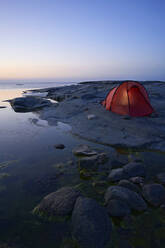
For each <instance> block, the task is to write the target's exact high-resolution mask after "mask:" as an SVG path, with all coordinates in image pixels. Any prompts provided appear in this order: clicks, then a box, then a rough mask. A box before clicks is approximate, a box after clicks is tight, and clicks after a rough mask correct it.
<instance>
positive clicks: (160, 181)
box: [156, 172, 165, 184]
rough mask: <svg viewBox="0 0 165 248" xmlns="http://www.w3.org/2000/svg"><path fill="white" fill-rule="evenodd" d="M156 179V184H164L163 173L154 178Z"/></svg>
mask: <svg viewBox="0 0 165 248" xmlns="http://www.w3.org/2000/svg"><path fill="white" fill-rule="evenodd" d="M156 179H157V181H158V183H160V184H165V172H164V173H159V174H158V175H157V176H156Z"/></svg>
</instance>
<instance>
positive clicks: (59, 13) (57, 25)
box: [0, 0, 165, 82]
mask: <svg viewBox="0 0 165 248" xmlns="http://www.w3.org/2000/svg"><path fill="white" fill-rule="evenodd" d="M164 13H165V1H164V0H28V1H23V0H0V80H1V81H3V80H16V79H20V80H30V81H57V82H63V81H83V80H106V79H107V80H108V79H134V80H165V31H164V29H165V14H164Z"/></svg>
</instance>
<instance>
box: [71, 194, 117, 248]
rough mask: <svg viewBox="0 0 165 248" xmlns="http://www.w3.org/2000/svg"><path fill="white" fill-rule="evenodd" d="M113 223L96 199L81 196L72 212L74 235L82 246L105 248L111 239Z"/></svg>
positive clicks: (83, 247) (81, 247)
mask: <svg viewBox="0 0 165 248" xmlns="http://www.w3.org/2000/svg"><path fill="white" fill-rule="evenodd" d="M111 232H112V224H111V220H110V219H109V217H108V214H107V212H106V209H105V208H104V207H102V206H100V205H99V204H98V203H97V202H96V201H95V200H93V199H90V198H85V197H79V198H78V199H77V201H76V203H75V206H74V210H73V213H72V236H73V238H74V239H75V240H76V241H77V243H78V246H79V247H80V248H89V247H90V248H104V247H106V246H107V244H108V243H109V242H110V241H111Z"/></svg>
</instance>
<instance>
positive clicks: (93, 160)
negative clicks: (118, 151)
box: [78, 153, 108, 170]
mask: <svg viewBox="0 0 165 248" xmlns="http://www.w3.org/2000/svg"><path fill="white" fill-rule="evenodd" d="M107 159H108V158H107V155H106V154H105V153H100V154H98V155H94V156H90V157H84V158H81V159H80V160H79V161H78V164H79V169H80V170H83V169H85V170H97V169H98V166H99V165H100V164H103V163H105V162H106V160H107Z"/></svg>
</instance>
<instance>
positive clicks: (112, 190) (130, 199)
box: [105, 186, 147, 211]
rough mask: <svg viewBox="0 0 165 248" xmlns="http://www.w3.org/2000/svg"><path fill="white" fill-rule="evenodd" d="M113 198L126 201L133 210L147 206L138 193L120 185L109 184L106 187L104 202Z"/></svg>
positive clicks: (139, 209)
mask: <svg viewBox="0 0 165 248" xmlns="http://www.w3.org/2000/svg"><path fill="white" fill-rule="evenodd" d="M113 199H116V200H120V201H123V202H125V203H127V204H128V206H129V207H130V208H131V209H133V210H137V211H143V210H145V209H146V208H147V205H146V203H145V201H144V200H143V198H142V197H141V196H140V195H139V194H138V193H136V192H134V191H132V190H130V189H127V188H124V187H121V186H110V187H109V188H108V189H107V191H106V193H105V202H106V204H108V202H109V201H110V200H113Z"/></svg>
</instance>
